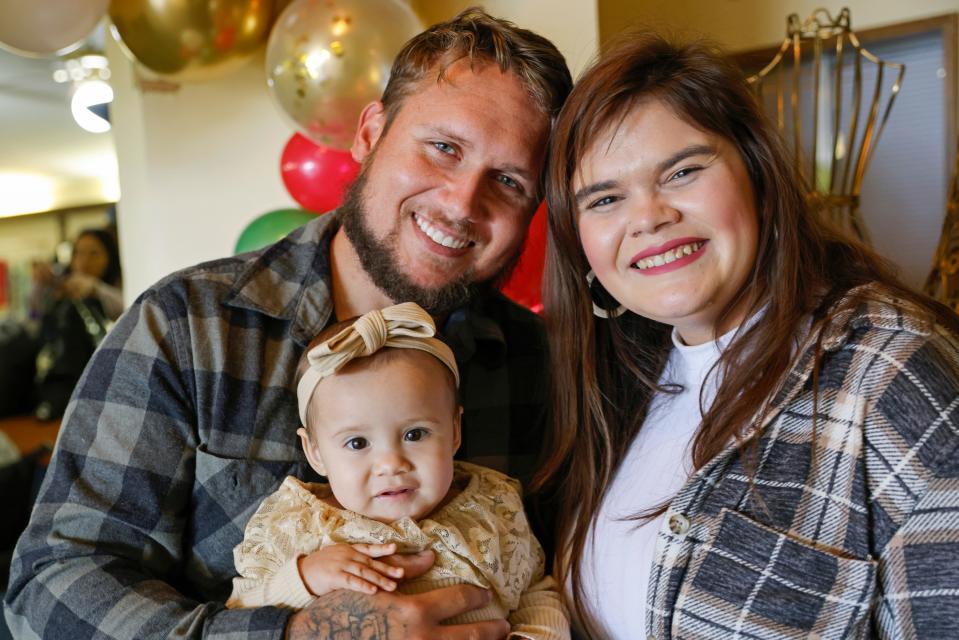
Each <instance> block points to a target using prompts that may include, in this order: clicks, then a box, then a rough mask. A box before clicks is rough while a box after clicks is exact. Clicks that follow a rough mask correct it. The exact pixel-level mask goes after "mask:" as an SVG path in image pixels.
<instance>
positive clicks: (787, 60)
mask: <svg viewBox="0 0 959 640" xmlns="http://www.w3.org/2000/svg"><path fill="white" fill-rule="evenodd" d="M905 72H906V68H905V65H902V64H899V63H894V62H887V61H885V60H881V59H879V58H878V57H876V56H875V55H873V54H871V53H870V52H869V51H867V50H866V49H865V48H864V47H863V46H862V44H861V43H860V42H859V38H858V37H857V36H856V34H855V32H854V31H853V30H852V28H851V26H850V18H849V9H847V8H844V9H842V11H840V13H839V15H838V16H837V17H836V18H833V17H832V16H831V15H830V14H829V12H828V11H827V10H825V9H821V8H820V9H816V10H815V11H813V13H812V14H811V15H810V16H809V17H808V18H806V19H805V20H800V19H799V16H798V15H797V14H795V13H794V14H792V15H790V16H789V17H788V18H787V19H786V38H785V39H784V40H783V43H782V45H781V46H780V48H779V51H778V52H777V53H776V55H775V56H774V57H773V59H772V60H771V61H770V62H769V64H767V65H766V66H765V67H764V68H763V69H762V70H761V71H759V72H758V73H756V74H755V75H753V76H750V77H749V82H750V84H751V85H752V86H753V88H754V90H755V91H756V95H757V97H758V98H759V100H760V102H761V103H762V105H763V108H764V109H765V110H766V112H767V113H768V114H769V115H770V117H771V118H772V119H773V120H774V122H775V123H776V125H777V126H778V128H779V130H780V132H781V133H782V135H783V138H784V140H785V141H786V144H787V145H788V146H789V148H790V151H791V152H792V154H793V157H794V160H795V164H796V167H797V168H798V170H799V173H800V176H801V178H802V180H803V183H804V185H805V187H806V192H807V195H808V197H809V198H810V200H811V201H813V203H814V204H816V205H817V206H818V208H821V209H823V210H825V211H826V212H828V213H829V214H830V215H831V216H832V217H833V218H834V219H835V220H836V222H838V223H839V224H841V225H842V226H844V227H846V228H848V229H850V230H851V231H852V232H853V233H855V234H856V235H858V236H859V237H860V238H862V239H863V240H868V233H867V232H866V227H865V225H864V224H863V221H862V219H861V217H860V214H859V194H860V191H861V189H862V181H863V176H864V175H865V173H866V168H867V167H868V165H869V160H870V158H871V157H872V155H873V154H874V153H875V150H876V143H877V142H878V140H879V137H880V135H881V134H882V130H883V127H884V126H885V124H886V120H887V119H888V118H889V113H890V111H891V109H892V105H893V102H894V101H895V99H896V95H897V94H898V93H899V90H900V88H901V87H902V79H903V75H904V74H905Z"/></svg>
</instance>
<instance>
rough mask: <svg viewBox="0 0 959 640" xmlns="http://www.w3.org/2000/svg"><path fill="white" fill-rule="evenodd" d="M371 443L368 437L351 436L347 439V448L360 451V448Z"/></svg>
mask: <svg viewBox="0 0 959 640" xmlns="http://www.w3.org/2000/svg"><path fill="white" fill-rule="evenodd" d="M369 445H370V443H369V442H368V441H367V439H366V438H350V439H349V440H347V441H346V448H347V449H352V450H353V451H359V450H360V449H365V448H366V447H368V446H369Z"/></svg>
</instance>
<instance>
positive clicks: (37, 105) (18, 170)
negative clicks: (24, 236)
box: [0, 49, 118, 217]
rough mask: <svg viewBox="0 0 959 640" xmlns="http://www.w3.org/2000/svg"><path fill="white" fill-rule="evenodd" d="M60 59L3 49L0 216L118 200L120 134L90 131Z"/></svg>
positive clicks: (0, 59)
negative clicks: (60, 71) (77, 116)
mask: <svg viewBox="0 0 959 640" xmlns="http://www.w3.org/2000/svg"><path fill="white" fill-rule="evenodd" d="M60 66H62V63H61V61H60V60H58V59H57V58H26V57H21V56H18V55H15V54H13V53H10V52H8V51H5V50H3V49H0V193H2V194H3V197H0V217H3V216H9V215H16V214H19V213H31V212H35V211H37V210H38V208H39V209H42V210H47V209H63V208H69V207H77V206H84V205H90V204H98V203H101V202H105V201H112V200H115V199H116V198H117V196H118V193H117V186H116V183H117V180H116V154H115V152H114V146H113V135H112V133H109V132H108V133H99V134H95V133H89V132H87V131H85V130H83V129H81V128H80V127H79V126H78V125H77V124H76V122H74V120H73V116H72V114H71V113H70V97H71V83H63V84H60V83H57V82H55V81H54V80H53V71H54V70H55V69H57V68H59V67H60Z"/></svg>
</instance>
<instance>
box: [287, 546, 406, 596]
mask: <svg viewBox="0 0 959 640" xmlns="http://www.w3.org/2000/svg"><path fill="white" fill-rule="evenodd" d="M394 553H396V544H395V543H392V542H391V543H390V544H336V545H333V546H331V547H326V548H325V549H320V550H319V551H314V552H313V553H311V554H310V555H308V556H302V557H301V558H300V559H299V560H298V561H297V562H298V566H299V569H300V575H301V576H302V577H303V584H305V585H306V588H307V590H308V591H309V592H310V593H312V594H313V595H314V596H322V595H325V594H327V593H329V592H330V591H335V590H337V589H350V590H352V591H359V592H360V593H368V594H371V595H372V594H374V593H376V591H377V589H383V590H384V591H393V590H394V589H396V582H394V581H393V580H390V578H394V579H396V580H399V579H400V578H402V577H403V569H401V568H400V567H394V566H392V565H389V564H386V563H385V562H381V561H379V560H376V559H375V558H382V557H383V556H390V555H393V554H394Z"/></svg>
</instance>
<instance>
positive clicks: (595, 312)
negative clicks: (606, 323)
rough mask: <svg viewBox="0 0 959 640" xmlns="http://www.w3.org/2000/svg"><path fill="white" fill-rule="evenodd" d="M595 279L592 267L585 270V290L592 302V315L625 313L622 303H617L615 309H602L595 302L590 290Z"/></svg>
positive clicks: (608, 316)
mask: <svg viewBox="0 0 959 640" xmlns="http://www.w3.org/2000/svg"><path fill="white" fill-rule="evenodd" d="M595 279H596V274H595V273H593V270H592V269H590V270H589V271H587V272H586V292H587V293H588V294H589V299H590V302H592V303H593V315H594V316H596V317H597V318H618V317H619V316H621V315H623V314H624V313H626V307H624V306H623V305H619V306H618V307H616V308H615V309H611V310H610V311H607V310H606V309H603V308H602V307H600V306H599V305H598V304H596V302H595V300H593V291H592V287H593V280H595Z"/></svg>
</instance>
